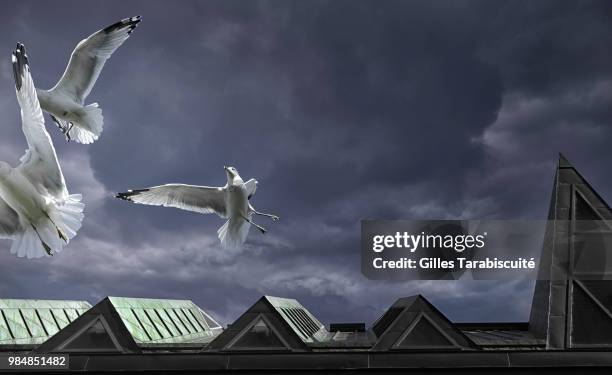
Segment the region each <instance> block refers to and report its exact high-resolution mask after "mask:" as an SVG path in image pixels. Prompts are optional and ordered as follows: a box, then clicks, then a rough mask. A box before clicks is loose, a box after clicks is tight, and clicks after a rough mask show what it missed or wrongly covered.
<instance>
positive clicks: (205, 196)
mask: <svg viewBox="0 0 612 375" xmlns="http://www.w3.org/2000/svg"><path fill="white" fill-rule="evenodd" d="M117 198H119V199H123V200H127V201H130V202H134V203H140V204H148V205H152V206H164V207H175V208H180V209H181V210H187V211H193V212H199V213H202V214H212V213H216V214H217V215H219V216H221V217H222V218H226V217H227V210H226V204H225V191H224V189H223V188H220V187H209V186H194V185H184V184H166V185H161V186H154V187H150V188H147V189H139V190H129V191H128V192H126V193H119V194H117Z"/></svg>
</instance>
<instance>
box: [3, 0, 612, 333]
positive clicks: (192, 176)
mask: <svg viewBox="0 0 612 375" xmlns="http://www.w3.org/2000/svg"><path fill="white" fill-rule="evenodd" d="M138 14H140V15H142V16H143V22H142V23H141V25H140V26H139V27H138V28H137V29H136V30H135V32H134V33H133V34H132V38H130V39H129V40H128V41H127V42H126V43H125V44H124V45H123V47H121V48H120V49H119V50H118V51H117V53H115V54H114V55H113V57H112V58H111V59H110V60H109V62H108V63H107V65H106V67H105V68H104V70H103V72H102V75H101V76H100V79H99V80H98V83H97V84H96V86H95V88H94V90H93V92H92V94H91V95H90V97H89V98H88V102H94V101H96V102H99V103H100V105H101V107H102V109H103V111H104V118H105V131H104V133H103V135H102V137H101V139H100V140H99V141H98V142H97V143H95V144H94V145H92V146H89V147H88V146H83V145H78V144H72V143H71V144H66V142H65V141H64V140H63V138H62V136H61V135H60V134H59V132H58V131H57V130H56V129H55V127H54V125H52V123H50V122H48V124H47V127H48V129H49V131H50V132H51V134H52V138H53V140H54V142H55V145H56V148H57V151H58V154H59V155H60V158H61V163H62V167H63V170H64V174H65V175H66V179H67V182H68V186H69V189H70V191H71V192H73V193H77V192H79V193H83V194H84V200H85V202H86V203H87V207H86V218H85V221H84V226H83V228H82V229H81V231H80V232H79V235H78V237H77V238H76V239H75V241H74V242H72V243H71V244H70V246H69V247H68V248H67V249H65V250H64V252H62V253H61V254H59V255H58V256H55V257H53V258H49V259H41V260H35V261H31V260H30V261H28V260H24V259H19V258H16V257H14V256H12V255H10V254H9V253H8V250H9V246H10V243H9V242H8V241H2V242H1V243H0V296H3V297H12V298H53V299H57V298H61V299H86V300H88V301H90V302H91V303H95V302H97V301H98V300H100V299H101V298H103V297H104V296H107V295H114V296H133V297H157V298H187V299H192V300H193V301H195V302H196V303H197V304H198V305H200V306H201V307H203V308H205V309H206V310H208V311H210V312H211V313H212V314H213V315H214V316H216V317H217V318H218V319H219V320H220V321H222V322H223V323H230V322H232V321H233V320H234V319H235V318H236V317H237V316H238V315H239V314H240V313H242V312H243V311H244V310H245V309H246V308H247V307H248V306H250V305H251V304H252V303H253V302H254V301H255V300H256V299H258V298H259V297H260V296H261V295H263V294H270V295H277V296H286V297H293V298H297V299H299V300H300V301H301V302H302V303H303V304H304V305H306V307H308V308H309V309H310V310H312V311H313V312H314V313H315V314H316V315H317V316H318V317H319V318H320V319H321V320H322V321H323V322H325V323H329V322H333V321H365V322H367V323H371V322H372V321H373V320H374V319H375V318H376V317H377V316H378V315H379V314H380V313H381V312H382V311H383V310H384V309H385V308H386V307H387V306H388V305H389V304H391V303H392V302H393V301H394V300H395V299H396V298H398V297H401V296H407V295H412V294H414V293H422V294H424V295H425V296H426V297H428V298H429V299H430V300H431V301H432V302H433V303H434V304H436V305H437V306H438V307H440V308H441V310H442V311H443V312H444V313H446V314H447V315H448V316H449V317H450V318H451V319H452V320H456V321H479V320H482V321H492V320H495V321H521V320H526V319H527V318H528V315H529V306H530V303H531V295H532V293H533V283H532V282H529V281H520V280H517V281H515V282H507V281H506V282H482V281H480V282H474V281H472V282H467V281H466V282H430V281H428V282H425V281H423V282H405V283H398V282H379V281H376V282H375V281H369V280H367V279H366V278H365V277H363V276H362V275H361V273H360V257H359V236H360V233H359V228H360V220H361V219H363V218H379V219H399V218H403V219H422V218H438V219H444V218H465V219H485V218H499V219H521V218H531V219H543V218H545V215H546V211H547V206H548V202H549V194H550V190H551V185H552V178H553V174H554V167H555V162H556V158H557V153H558V152H559V151H561V152H563V153H565V154H566V156H567V157H568V158H569V159H570V160H571V161H572V162H573V163H574V164H575V165H576V166H577V167H578V168H579V169H580V170H581V171H582V173H583V174H584V175H585V176H586V177H587V178H588V179H589V180H590V182H591V183H592V184H593V185H594V186H595V188H596V189H598V190H599V192H600V193H601V194H602V195H603V196H604V197H605V198H608V200H612V173H610V165H612V149H611V148H610V147H609V145H610V141H611V140H612V122H611V118H612V117H611V116H612V106H611V105H610V103H612V48H611V46H612V23H611V22H610V16H611V15H612V3H610V2H609V1H586V2H585V1H572V2H568V1H512V2H501V1H391V0H389V1H384V2H379V1H225V0H224V1H197V2H196V1H180V2H170V1H165V2H162V1H104V2H100V1H96V2H93V1H91V2H90V1H53V2H46V1H24V0H20V1H3V2H2V4H1V5H0V55H2V54H3V56H4V58H2V59H1V60H0V61H1V63H0V110H1V112H2V122H1V124H0V130H1V132H2V133H1V134H2V136H1V138H0V160H5V161H8V162H11V163H12V164H13V165H15V164H16V163H17V160H18V157H19V156H21V154H22V153H23V150H24V148H25V140H24V137H23V135H22V133H21V129H20V122H19V109H18V106H17V102H16V99H15V94H14V89H13V85H12V77H11V67H10V52H11V50H12V49H13V48H14V46H15V43H16V42H17V41H21V42H23V43H25V45H26V46H27V47H28V54H29V57H30V62H31V66H32V71H33V74H34V79H35V82H36V84H37V86H39V87H41V88H49V87H51V86H53V85H54V84H55V81H56V80H57V79H58V78H59V76H60V75H61V73H62V72H63V69H64V67H65V64H66V62H67V59H68V56H69V54H70V52H71V51H72V49H73V48H74V46H75V44H76V43H77V42H78V41H79V40H81V39H82V38H84V37H85V36H87V35H89V34H90V33H92V32H94V31H96V30H98V29H100V28H102V27H104V26H107V25H108V24H111V23H113V22H115V21H117V20H119V19H121V18H124V17H128V16H133V15H138ZM1 51H3V52H1ZM223 165H234V166H236V167H237V168H238V170H239V171H240V173H241V175H242V176H243V177H244V178H245V179H246V178H250V177H256V178H257V179H258V180H259V182H260V185H259V190H258V191H257V195H256V196H255V197H254V200H253V202H254V204H255V206H256V207H257V208H259V209H260V210H263V211H270V212H274V213H277V214H279V215H280V216H281V221H279V222H278V223H270V222H267V221H266V220H265V219H259V222H260V223H261V224H264V225H266V226H267V227H268V229H269V230H270V231H269V233H268V234H266V235H265V236H264V235H261V234H260V233H258V232H256V231H251V233H250V235H249V238H248V240H247V243H246V245H245V246H244V248H242V249H241V250H229V251H228V250H223V249H221V248H220V247H219V244H218V240H217V238H216V229H217V228H218V227H219V226H220V225H221V224H222V221H221V220H220V219H219V218H217V217H215V216H210V215H209V216H202V215H197V214H194V213H189V212H183V211H178V210H173V209H163V208H158V207H147V206H136V205H130V204H128V203H126V202H121V201H118V200H115V199H113V198H112V195H113V193H114V192H117V191H123V190H124V189H126V188H137V187H145V186H150V185H156V184H161V183H167V182H184V183H193V184H203V185H223V184H224V183H225V176H224V172H223V169H222V166H223Z"/></svg>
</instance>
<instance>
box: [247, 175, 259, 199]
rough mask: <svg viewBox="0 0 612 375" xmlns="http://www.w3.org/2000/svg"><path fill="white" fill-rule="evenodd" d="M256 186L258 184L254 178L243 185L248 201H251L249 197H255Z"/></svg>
mask: <svg viewBox="0 0 612 375" xmlns="http://www.w3.org/2000/svg"><path fill="white" fill-rule="evenodd" d="M257 184H258V182H257V180H256V179H254V178H251V179H250V180H248V181H247V182H245V183H244V186H245V187H246V191H247V196H248V199H251V197H252V196H253V195H255V191H256V190H257Z"/></svg>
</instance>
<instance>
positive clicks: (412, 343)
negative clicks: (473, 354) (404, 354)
mask: <svg viewBox="0 0 612 375" xmlns="http://www.w3.org/2000/svg"><path fill="white" fill-rule="evenodd" d="M458 347H459V345H457V343H456V342H455V340H453V338H452V337H450V336H449V335H448V334H447V333H445V332H444V331H443V330H442V329H440V328H439V327H438V325H437V324H436V323H435V322H434V321H433V320H432V319H431V318H429V317H428V316H427V315H425V314H423V313H421V314H419V315H418V316H417V317H416V318H415V319H414V320H413V321H412V323H411V324H410V326H409V327H408V328H407V329H406V331H405V332H404V333H403V334H402V335H401V336H400V337H399V339H398V340H397V342H396V343H395V344H394V345H393V348H394V349H437V348H440V349H442V348H444V349H446V348H458Z"/></svg>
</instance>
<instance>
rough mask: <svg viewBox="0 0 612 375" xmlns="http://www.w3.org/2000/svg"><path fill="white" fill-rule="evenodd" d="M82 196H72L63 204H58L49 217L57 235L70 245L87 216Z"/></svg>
mask: <svg viewBox="0 0 612 375" xmlns="http://www.w3.org/2000/svg"><path fill="white" fill-rule="evenodd" d="M81 199H82V197H81V194H72V195H69V196H68V198H67V199H66V200H65V201H64V202H63V204H56V205H55V207H54V208H53V209H52V210H51V211H50V212H49V216H50V218H51V220H52V221H53V223H54V224H55V226H56V228H54V229H55V235H56V236H58V235H59V237H60V238H61V239H62V240H63V242H65V243H68V241H69V240H71V239H72V238H74V236H76V234H77V232H78V231H79V229H81V225H82V222H83V218H84V217H85V215H84V214H83V209H84V208H85V204H84V203H82V202H81ZM62 237H63V238H62Z"/></svg>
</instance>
